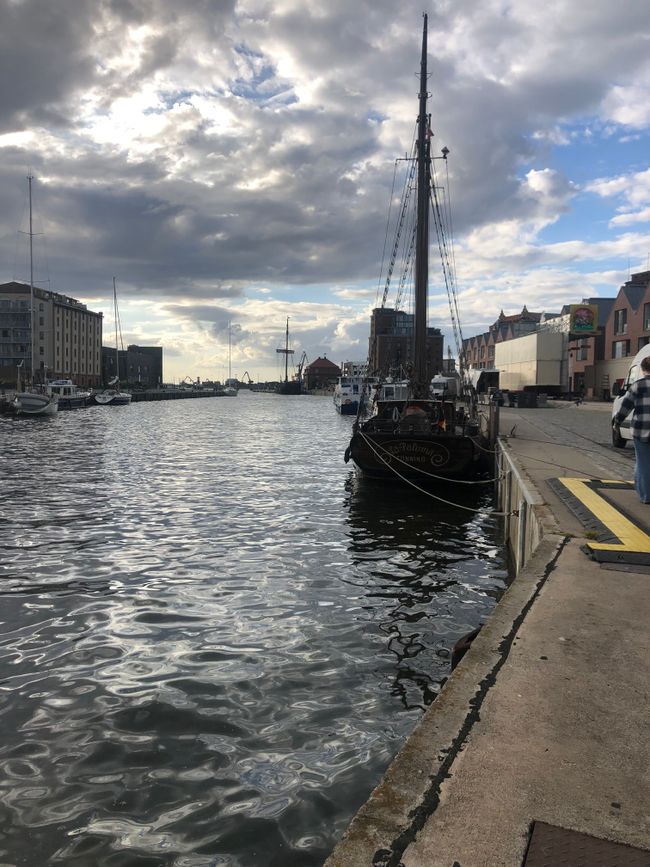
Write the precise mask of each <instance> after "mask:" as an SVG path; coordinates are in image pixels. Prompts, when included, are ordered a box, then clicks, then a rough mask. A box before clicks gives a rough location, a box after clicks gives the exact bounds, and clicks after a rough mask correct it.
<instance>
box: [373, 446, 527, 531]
mask: <svg viewBox="0 0 650 867" xmlns="http://www.w3.org/2000/svg"><path fill="white" fill-rule="evenodd" d="M360 434H361V436H362V437H363V439H364V440H365V441H366V443H367V444H368V445H369V446H370V448H371V450H372V451H373V452H374V453H375V455H376V456H377V457H378V458H379V460H380V461H381V462H382V463H383V464H385V465H386V466H387V467H388V469H389V470H391V472H393V473H394V474H395V475H396V476H397V477H398V478H400V479H401V480H402V481H403V482H406V484H407V485H410V486H411V487H412V488H414V489H415V490H416V491H419V492H420V493H422V494H426V496H427V497H431V499H433V500H437V501H438V502H439V503H444V504H445V505H446V506H453V507H454V508H455V509H463V510H464V511H466V512H473V513H474V514H483V513H485V509H474V508H472V507H471V506H461V504H460V503H454V502H453V501H451V500H446V499H445V498H444V497H439V496H438V495H437V494H434V493H432V492H431V491H427V490H426V488H421V487H420V486H419V485H416V484H415V482H413V481H411V479H409V478H407V477H406V476H403V475H402V474H401V473H400V472H399V471H398V470H397V469H396V468H395V467H393V466H392V465H391V464H390V463H389V462H388V461H387V460H386V459H385V458H384V457H383V455H382V454H381V453H380V452H379V451H378V450H377V449H375V447H374V446H375V445H376V443H373V441H372V440H370V439H369V438H368V437H367V436H366V435H365V434H364V433H363V432H362V431H360ZM394 457H396V456H395V455H391V458H394ZM397 460H400V462H401V463H406V462H405V461H401V459H400V458H397ZM408 466H409V467H411V464H408ZM411 468H412V469H416V468H413V467H411ZM418 472H421V473H423V474H424V475H426V476H429V477H431V478H435V479H442V480H444V481H449V479H448V477H447V476H434V475H433V474H432V473H427V472H426V471H425V470H418ZM495 481H496V479H487V480H482V481H466V480H461V479H454V484H459V483H462V484H465V485H476V484H483V483H487V482H495ZM515 514H516V512H515V511H512V512H497V511H492V512H490V515H493V516H495V517H499V518H508V517H511V516H512V515H515Z"/></svg>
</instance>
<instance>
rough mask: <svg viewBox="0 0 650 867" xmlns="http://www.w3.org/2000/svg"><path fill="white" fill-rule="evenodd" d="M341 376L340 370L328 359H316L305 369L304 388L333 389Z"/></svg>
mask: <svg viewBox="0 0 650 867" xmlns="http://www.w3.org/2000/svg"><path fill="white" fill-rule="evenodd" d="M340 375H341V368H340V367H339V366H338V365H337V364H334V362H333V361H330V360H329V359H328V358H320V357H319V358H317V359H316V361H312V363H311V364H308V365H307V367H306V368H305V374H304V376H305V388H306V389H307V390H308V391H310V390H311V389H314V388H333V387H334V386H335V385H336V380H337V379H338V378H339V376H340Z"/></svg>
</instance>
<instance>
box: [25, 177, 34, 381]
mask: <svg viewBox="0 0 650 867" xmlns="http://www.w3.org/2000/svg"><path fill="white" fill-rule="evenodd" d="M33 179H34V176H33V175H31V174H30V175H27V182H28V185H29V333H30V337H31V370H30V384H31V387H32V388H33V386H34V231H33V225H32V181H33Z"/></svg>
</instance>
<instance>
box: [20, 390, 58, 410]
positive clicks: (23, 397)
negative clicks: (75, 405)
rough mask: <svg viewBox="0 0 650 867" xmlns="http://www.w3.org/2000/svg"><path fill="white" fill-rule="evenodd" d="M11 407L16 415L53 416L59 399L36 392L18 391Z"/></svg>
mask: <svg viewBox="0 0 650 867" xmlns="http://www.w3.org/2000/svg"><path fill="white" fill-rule="evenodd" d="M13 407H14V411H15V413H16V415H54V414H55V413H56V412H57V410H58V408H59V399H58V397H57V396H56V395H48V394H43V393H42V392H38V391H20V392H17V393H16V396H15V397H14V400H13Z"/></svg>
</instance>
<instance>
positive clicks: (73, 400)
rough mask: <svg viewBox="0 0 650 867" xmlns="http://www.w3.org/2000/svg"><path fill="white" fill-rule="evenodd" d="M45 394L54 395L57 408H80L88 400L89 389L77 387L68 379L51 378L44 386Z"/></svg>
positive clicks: (85, 404)
mask: <svg viewBox="0 0 650 867" xmlns="http://www.w3.org/2000/svg"><path fill="white" fill-rule="evenodd" d="M44 391H45V394H48V395H50V396H52V395H56V396H57V397H58V399H59V409H80V408H81V407H84V406H87V404H88V403H89V401H90V394H91V393H90V391H87V390H85V389H82V388H79V386H78V385H75V384H74V383H73V382H72V380H70V379H52V380H50V381H49V382H48V383H47V384H46V385H45V388H44Z"/></svg>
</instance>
